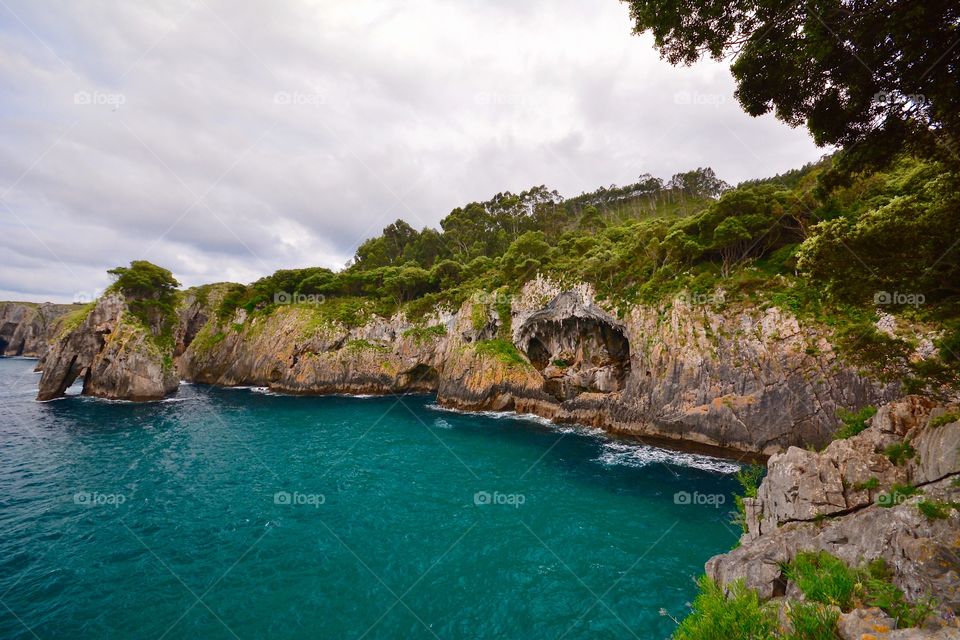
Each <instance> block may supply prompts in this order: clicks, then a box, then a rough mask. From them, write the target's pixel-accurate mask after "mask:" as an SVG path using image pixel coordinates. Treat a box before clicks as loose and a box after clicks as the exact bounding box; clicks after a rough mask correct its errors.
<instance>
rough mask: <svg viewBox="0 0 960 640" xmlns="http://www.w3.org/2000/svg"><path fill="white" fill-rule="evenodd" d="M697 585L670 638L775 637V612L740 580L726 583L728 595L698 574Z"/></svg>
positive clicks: (769, 639)
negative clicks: (689, 607)
mask: <svg viewBox="0 0 960 640" xmlns="http://www.w3.org/2000/svg"><path fill="white" fill-rule="evenodd" d="M697 585H698V586H699V587H700V592H699V594H698V595H697V597H696V599H694V601H693V610H692V611H691V613H690V615H688V616H687V617H686V618H684V619H683V621H681V622H680V626H679V627H677V630H676V631H675V632H674V634H673V638H674V640H735V639H738V638H744V639H750V640H772V639H774V638H776V630H777V616H776V612H775V611H774V609H773V607H771V606H769V605H765V604H763V603H761V602H760V598H759V596H757V593H756V592H755V591H753V590H752V589H748V588H747V587H746V586H745V585H744V584H743V581H742V580H738V581H737V582H734V583H733V584H732V585H731V586H730V589H729V595H726V594H724V592H723V589H721V588H720V587H719V586H718V585H717V584H716V583H715V582H714V581H713V580H711V579H710V578H709V577H707V576H702V577H701V578H700V579H699V580H698V581H697Z"/></svg>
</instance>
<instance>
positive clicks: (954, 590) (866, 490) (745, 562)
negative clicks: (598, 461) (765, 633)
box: [706, 396, 960, 638]
mask: <svg viewBox="0 0 960 640" xmlns="http://www.w3.org/2000/svg"><path fill="white" fill-rule="evenodd" d="M958 478H960V411H958V407H957V406H956V405H953V406H938V405H937V404H936V403H934V402H932V401H930V400H928V399H925V398H921V397H918V396H907V397H905V398H903V399H901V400H898V401H896V402H892V403H890V404H887V405H885V406H883V407H881V409H880V410H879V411H878V413H877V414H876V415H875V416H874V417H873V418H872V420H871V421H870V424H869V427H868V428H866V429H865V430H864V431H863V432H862V433H860V434H857V435H854V436H852V437H850V438H847V439H842V440H836V441H834V442H832V443H831V444H830V445H829V446H828V447H826V448H825V449H824V450H823V451H821V452H815V451H808V450H804V449H799V448H796V447H791V448H789V449H787V450H786V451H785V452H783V453H780V454H777V455H774V456H773V457H771V458H770V460H769V463H768V472H767V476H766V477H765V478H764V480H763V482H762V483H761V485H760V487H759V489H758V491H757V496H756V497H755V498H745V499H744V502H745V516H746V524H747V531H746V533H744V535H743V538H742V539H741V543H740V546H738V547H737V548H736V549H734V550H733V551H730V552H729V553H726V554H723V555H719V556H716V557H714V558H711V559H710V560H709V561H708V562H707V565H706V571H707V575H709V576H710V577H712V578H713V579H714V580H716V581H717V582H718V583H720V584H722V585H725V586H730V585H731V584H732V583H733V582H734V581H736V580H741V579H742V580H743V581H744V582H745V584H746V586H747V587H749V588H751V589H754V590H755V591H757V593H758V594H759V595H760V596H761V597H762V598H782V597H784V596H786V597H796V596H798V595H799V594H798V589H797V586H796V585H795V584H793V583H792V582H791V581H790V580H789V573H788V572H787V571H786V570H785V567H786V566H787V564H788V563H789V562H790V561H792V560H794V559H795V558H796V557H797V555H798V554H799V553H801V552H828V553H830V554H831V555H833V556H835V557H837V558H839V559H841V560H843V561H844V562H846V563H847V564H848V565H850V566H854V567H855V566H859V565H863V564H865V563H869V562H875V561H878V560H881V561H883V563H884V565H885V566H886V567H889V569H890V571H891V578H892V581H893V584H895V585H896V587H898V588H899V589H901V590H902V591H903V593H904V594H905V596H906V597H907V598H908V599H909V600H910V601H911V602H920V601H923V600H924V599H926V598H930V597H932V598H933V599H934V601H935V603H936V606H935V608H934V612H933V614H934V615H932V616H931V620H930V621H929V626H931V627H932V628H934V629H936V628H937V627H939V626H943V625H947V626H952V627H955V626H956V625H957V623H958V618H957V615H958V614H960V510H958V509H960V480H958ZM875 614H876V612H874V613H873V614H869V615H868V613H867V612H864V611H860V612H850V613H848V614H845V615H846V616H847V618H849V620H848V622H849V623H850V625H851V627H852V628H853V627H856V628H859V627H857V625H855V624H853V621H854V619H860V618H869V617H870V615H874V617H875ZM937 614H939V615H937ZM842 620H843V617H842V618H841V621H842ZM891 628H892V627H891ZM868 630H869V629H868ZM844 637H847V636H846V635H844ZM851 637H856V638H859V637H860V636H859V635H851ZM876 637H878V638H879V637H887V636H885V635H877V636H876ZM890 637H901V636H890ZM903 637H907V636H903ZM909 637H944V638H946V637H950V638H955V637H960V631H958V630H957V629H953V630H951V631H950V633H949V634H946V635H930V636H927V635H916V636H909Z"/></svg>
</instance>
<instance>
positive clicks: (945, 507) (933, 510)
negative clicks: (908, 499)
mask: <svg viewBox="0 0 960 640" xmlns="http://www.w3.org/2000/svg"><path fill="white" fill-rule="evenodd" d="M917 509H919V510H920V513H922V514H923V515H925V516H926V517H927V518H928V519H930V520H946V519H947V518H949V517H950V511H952V510H953V505H949V504H946V503H944V502H935V501H933V500H921V501H920V502H918V503H917Z"/></svg>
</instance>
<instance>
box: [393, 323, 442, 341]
mask: <svg viewBox="0 0 960 640" xmlns="http://www.w3.org/2000/svg"><path fill="white" fill-rule="evenodd" d="M445 335H447V328H446V327H445V326H443V325H442V324H432V325H430V326H429V327H425V326H423V325H414V326H412V327H410V328H409V329H407V330H406V331H404V332H403V337H404V338H413V341H414V342H415V343H416V344H417V346H418V347H419V346H420V345H423V344H426V343H428V342H432V341H434V340H437V339H439V338H442V337H443V336H445Z"/></svg>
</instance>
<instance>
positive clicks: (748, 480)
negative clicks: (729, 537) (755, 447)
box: [733, 465, 764, 533]
mask: <svg viewBox="0 0 960 640" xmlns="http://www.w3.org/2000/svg"><path fill="white" fill-rule="evenodd" d="M763 472H764V468H763V467H761V466H760V465H746V466H744V467H741V468H740V470H739V471H737V473H736V476H735V477H736V479H737V482H738V483H739V484H740V487H741V488H742V489H743V495H735V496H734V497H733V501H734V504H735V505H736V507H737V514H736V515H735V516H734V517H733V523H734V524H738V525H740V528H741V529H743V532H744V533H746V532H747V531H748V528H747V508H746V505H745V504H744V502H743V499H744V498H756V497H757V491H759V489H760V481H761V480H762V479H763Z"/></svg>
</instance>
